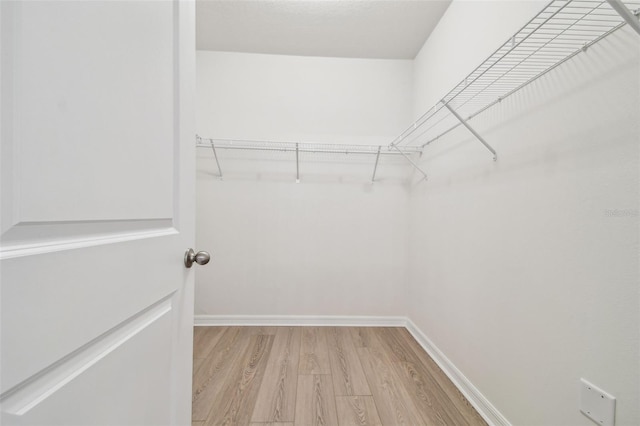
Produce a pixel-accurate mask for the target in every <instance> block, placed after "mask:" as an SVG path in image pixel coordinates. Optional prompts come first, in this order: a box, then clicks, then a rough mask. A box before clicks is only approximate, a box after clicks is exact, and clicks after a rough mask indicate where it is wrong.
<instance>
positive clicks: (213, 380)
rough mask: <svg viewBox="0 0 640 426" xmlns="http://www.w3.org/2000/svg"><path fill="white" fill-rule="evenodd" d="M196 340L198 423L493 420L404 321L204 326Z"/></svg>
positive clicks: (328, 425) (258, 425)
mask: <svg viewBox="0 0 640 426" xmlns="http://www.w3.org/2000/svg"><path fill="white" fill-rule="evenodd" d="M207 328H216V329H217V330H216V331H215V332H213V331H211V330H207ZM207 339H209V340H210V341H207ZM196 341H197V343H196ZM196 345H197V346H198V347H199V348H201V349H199V352H198V354H199V355H202V354H203V353H208V355H207V356H206V357H205V358H196V359H194V369H195V373H194V378H193V390H194V393H193V425H194V426H195V425H198V426H205V425H253V426H268V425H270V426H293V425H294V424H295V425H304V426H307V425H325V426H336V425H341V426H344V425H359V426H364V425H388V426H401V425H408V426H418V425H455V426H464V425H483V426H484V425H486V423H485V422H484V421H483V419H482V418H481V417H480V415H479V414H478V413H477V412H476V411H475V410H474V409H473V407H472V406H471V405H470V404H469V402H468V401H467V400H466V399H465V398H464V396H463V395H462V394H461V393H460V391H458V389H457V388H456V387H455V386H454V385H453V383H451V381H450V380H449V378H448V377H447V376H446V375H445V374H444V372H443V371H442V370H440V368H439V367H438V366H437V364H436V363H435V362H434V361H433V360H432V359H431V358H430V357H429V355H428V354H427V353H426V352H425V351H424V350H423V349H422V348H421V347H420V345H419V344H418V343H417V342H416V341H415V339H413V337H412V336H411V334H410V333H409V332H408V331H407V330H406V329H404V328H393V327H390V328H366V327H365V328H353V327H197V328H196V331H195V333H194V347H195V346H196ZM209 348H211V349H209ZM360 393H367V394H368V395H358V394H360Z"/></svg>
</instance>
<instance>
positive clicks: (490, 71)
mask: <svg viewBox="0 0 640 426" xmlns="http://www.w3.org/2000/svg"><path fill="white" fill-rule="evenodd" d="M639 14H640V0H630V1H627V0H624V1H622V0H553V1H551V2H550V3H549V4H548V5H547V6H546V7H545V8H544V9H543V10H542V11H541V12H540V13H538V14H537V15H536V16H535V17H534V18H533V19H531V21H529V22H528V23H527V24H526V25H525V26H524V27H522V29H520V30H519V31H518V32H517V33H516V34H515V35H513V36H512V37H511V38H510V39H509V40H508V41H507V42H505V43H504V44H503V45H502V46H500V48H498V50H496V51H495V52H494V53H493V54H492V55H491V56H489V57H488V58H487V59H486V60H485V61H484V62H482V64H480V65H479V66H478V67H477V68H476V69H475V70H473V71H472V72H471V73H470V74H469V75H468V76H467V77H466V78H465V79H463V80H462V81H461V82H460V83H458V84H457V85H456V86H455V87H454V88H453V89H452V90H451V91H450V92H449V93H447V94H446V95H445V96H444V98H442V100H441V101H440V102H438V103H437V104H436V105H434V106H433V107H432V108H431V109H429V110H428V111H427V112H425V113H424V114H423V115H422V116H421V117H420V118H418V120H416V121H415V122H414V123H413V124H412V125H411V126H409V127H408V128H407V129H405V130H404V131H403V132H402V133H401V134H400V135H399V136H398V137H396V138H395V139H394V140H393V141H392V142H391V144H390V145H389V146H390V147H392V148H402V149H406V148H407V147H409V146H417V147H420V148H424V147H426V146H427V145H429V144H430V143H432V142H434V141H436V140H438V139H439V138H441V137H442V136H444V135H445V134H447V133H449V132H450V131H452V130H453V129H455V128H457V127H459V126H461V125H463V126H465V127H467V128H468V130H469V131H471V133H473V134H474V136H476V138H478V139H479V141H480V142H481V143H482V144H483V145H484V146H485V147H486V148H487V149H488V150H489V151H490V152H491V153H492V154H493V157H494V160H495V159H496V158H497V154H496V152H495V151H494V150H493V148H491V146H490V145H489V144H488V143H486V142H485V141H484V139H482V137H481V136H480V135H478V134H477V133H476V132H475V131H474V130H473V128H471V126H470V125H469V123H468V120H470V119H472V118H473V117H475V116H477V115H478V114H480V113H482V112H483V111H485V110H486V109H488V108H490V107H491V106H493V105H495V104H496V103H498V102H500V101H502V100H503V99H504V98H506V97H508V96H510V95H512V94H513V93H515V92H516V91H518V90H519V89H521V88H523V87H524V86H526V85H527V84H529V83H531V82H532V81H534V80H536V79H537V78H539V77H541V76H543V75H544V74H546V73H547V72H549V71H551V70H552V69H554V68H556V67H557V66H559V65H560V64H562V63H563V62H565V61H567V60H569V59H571V58H572V57H574V56H575V55H577V54H579V53H580V52H583V51H586V50H587V48H589V46H591V45H592V44H594V43H596V42H598V41H600V40H601V39H602V38H604V37H606V36H607V35H609V34H611V33H612V32H614V31H615V30H617V29H618V28H620V27H622V26H624V25H625V21H626V22H627V23H629V24H630V25H631V26H632V27H633V29H634V30H635V31H637V32H638V33H639V34H640V23H639V21H638V15H639Z"/></svg>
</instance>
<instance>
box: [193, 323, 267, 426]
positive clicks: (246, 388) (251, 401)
mask: <svg viewBox="0 0 640 426" xmlns="http://www.w3.org/2000/svg"><path fill="white" fill-rule="evenodd" d="M272 344H273V336H266V335H262V334H258V335H253V336H251V337H250V339H249V346H248V347H247V349H246V350H245V352H244V353H243V354H242V356H241V357H240V360H241V361H240V368H238V369H236V370H235V371H233V372H231V374H230V376H229V377H228V379H227V380H226V383H225V386H224V387H223V389H222V391H221V393H220V394H219V395H218V397H217V398H216V399H215V401H214V403H213V404H212V406H211V411H210V412H209V416H208V418H207V420H206V421H205V425H207V426H211V425H226V426H232V425H247V424H249V421H250V420H251V412H252V411H253V407H254V406H255V403H256V399H257V397H258V390H259V388H260V382H261V380H262V377H263V375H264V372H265V368H266V366H267V359H268V356H269V352H270V351H271V346H272Z"/></svg>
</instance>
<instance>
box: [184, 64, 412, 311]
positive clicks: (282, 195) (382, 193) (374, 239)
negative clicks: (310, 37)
mask: <svg viewBox="0 0 640 426" xmlns="http://www.w3.org/2000/svg"><path fill="white" fill-rule="evenodd" d="M197 66H198V74H197V84H198V88H197V96H198V100H197V101H198V108H197V110H198V116H197V128H198V133H199V134H200V135H201V136H203V137H214V138H233V139H259V140H265V139H266V140H277V141H294V142H295V141H314V142H324V143H338V144H348V143H357V144H379V143H384V144H386V143H388V142H389V141H390V140H391V139H392V138H393V137H394V136H395V135H396V134H397V133H398V132H399V131H400V130H401V128H402V127H403V126H405V125H406V123H407V122H408V121H410V119H411V87H412V70H413V68H412V61H391V60H387V61H385V60H362V59H337V58H314V57H291V56H277V55H258V54H241V53H219V52H198V57H197ZM218 154H219V156H220V163H221V168H222V170H223V174H224V180H220V179H218V178H217V177H216V174H217V168H216V163H215V161H214V160H213V156H212V152H211V150H208V149H202V148H201V149H198V179H197V185H198V187H197V200H198V206H197V229H198V235H197V242H198V248H200V249H202V250H210V251H211V252H212V262H211V264H210V265H209V266H207V267H206V268H199V269H198V270H197V273H196V314H197V315H198V314H200V315H203V314H204V315H371V316H390V315H404V314H405V309H404V307H405V305H404V303H405V290H406V283H407V270H408V265H407V262H408V253H407V242H408V238H407V232H406V230H407V228H406V222H407V219H406V215H407V205H408V191H407V186H406V182H407V178H408V173H407V168H406V167H405V166H404V165H402V167H401V166H400V164H399V163H398V160H397V159H393V160H386V159H384V160H381V163H380V165H379V168H378V175H377V176H378V179H377V182H376V183H375V184H373V185H372V184H371V183H370V179H371V174H372V172H373V165H374V158H371V157H369V156H367V157H366V158H352V157H348V158H347V157H345V158H342V157H340V156H335V155H333V156H330V157H328V156H324V157H323V156H317V155H314V156H312V155H303V156H301V159H300V160H301V161H300V177H301V183H299V184H296V183H295V170H296V164H295V156H293V155H291V154H280V153H274V154H268V155H266V154H259V153H243V152H238V151H226V152H225V151H222V150H219V152H218Z"/></svg>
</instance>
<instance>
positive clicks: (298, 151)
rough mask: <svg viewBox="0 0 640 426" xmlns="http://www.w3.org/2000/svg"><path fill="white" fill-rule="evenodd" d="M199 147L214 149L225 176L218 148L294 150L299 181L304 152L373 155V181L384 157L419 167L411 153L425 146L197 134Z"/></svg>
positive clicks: (271, 150) (334, 155) (336, 154)
mask: <svg viewBox="0 0 640 426" xmlns="http://www.w3.org/2000/svg"><path fill="white" fill-rule="evenodd" d="M196 147H199V148H208V149H211V150H212V152H213V156H214V159H215V161H216V166H217V168H218V173H219V177H220V178H222V176H223V173H222V168H221V167H220V159H219V158H218V150H241V151H262V152H271V153H295V162H296V182H300V158H301V156H302V155H305V154H324V155H325V156H331V157H332V158H335V157H336V156H339V157H341V158H344V157H348V156H353V155H355V156H357V157H366V156H370V157H371V158H372V165H373V174H372V176H371V182H374V181H375V180H376V173H377V170H378V163H379V161H380V157H381V156H394V157H404V159H405V160H406V161H408V162H409V163H411V164H412V165H413V167H415V168H418V167H417V165H416V163H415V162H414V161H413V160H412V159H411V154H420V153H421V152H422V148H419V147H403V148H401V149H398V148H395V149H392V148H391V147H389V146H386V145H344V144H327V143H310V142H277V141H259V140H238V139H213V138H206V139H205V138H202V137H200V136H196ZM425 177H426V175H425Z"/></svg>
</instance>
